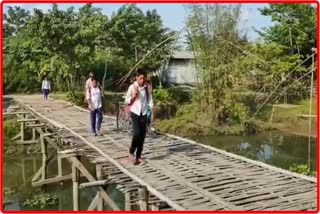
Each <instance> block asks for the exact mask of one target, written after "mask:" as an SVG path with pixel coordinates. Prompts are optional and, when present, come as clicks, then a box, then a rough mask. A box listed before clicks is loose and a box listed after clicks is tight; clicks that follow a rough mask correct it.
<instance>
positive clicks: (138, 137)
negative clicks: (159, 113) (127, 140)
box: [129, 112, 147, 159]
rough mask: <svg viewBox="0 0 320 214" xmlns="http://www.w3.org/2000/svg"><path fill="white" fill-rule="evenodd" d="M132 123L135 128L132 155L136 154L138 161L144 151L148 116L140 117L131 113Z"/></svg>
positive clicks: (131, 148)
mask: <svg viewBox="0 0 320 214" xmlns="http://www.w3.org/2000/svg"><path fill="white" fill-rule="evenodd" d="M131 122H132V128H133V137H132V142H131V147H130V151H129V152H130V154H132V155H133V154H134V153H135V151H137V153H136V159H139V158H140V157H141V153H142V150H143V143H144V139H145V137H146V128H147V116H146V115H145V116H142V115H140V116H138V115H136V114H134V113H132V112H131Z"/></svg>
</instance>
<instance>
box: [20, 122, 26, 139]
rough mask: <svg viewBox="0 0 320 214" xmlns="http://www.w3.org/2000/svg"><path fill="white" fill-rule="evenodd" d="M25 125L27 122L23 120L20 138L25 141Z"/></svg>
mask: <svg viewBox="0 0 320 214" xmlns="http://www.w3.org/2000/svg"><path fill="white" fill-rule="evenodd" d="M24 126H25V123H24V122H21V131H20V133H21V134H20V140H21V142H24Z"/></svg>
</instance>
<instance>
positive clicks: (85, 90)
mask: <svg viewBox="0 0 320 214" xmlns="http://www.w3.org/2000/svg"><path fill="white" fill-rule="evenodd" d="M92 78H93V73H92V72H90V73H89V78H88V79H87V81H86V85H85V89H84V97H85V98H84V99H85V100H86V96H87V91H88V89H89V88H90V87H91V83H92Z"/></svg>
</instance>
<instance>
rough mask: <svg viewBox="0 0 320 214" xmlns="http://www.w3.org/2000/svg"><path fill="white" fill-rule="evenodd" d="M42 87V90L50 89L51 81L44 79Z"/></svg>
mask: <svg viewBox="0 0 320 214" xmlns="http://www.w3.org/2000/svg"><path fill="white" fill-rule="evenodd" d="M41 88H42V90H43V89H49V90H50V82H49V81H48V80H43V81H42V86H41Z"/></svg>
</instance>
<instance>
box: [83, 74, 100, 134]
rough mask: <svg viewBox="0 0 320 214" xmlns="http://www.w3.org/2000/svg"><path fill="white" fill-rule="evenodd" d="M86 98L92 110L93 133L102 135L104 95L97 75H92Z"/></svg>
mask: <svg viewBox="0 0 320 214" xmlns="http://www.w3.org/2000/svg"><path fill="white" fill-rule="evenodd" d="M86 100H87V102H88V106H89V110H90V120H91V130H92V133H93V134H94V135H95V136H97V135H101V136H102V133H101V132H100V129H101V123H102V118H103V95H102V90H101V87H100V86H99V84H98V82H97V79H96V78H95V77H92V82H91V86H90V87H89V88H88V89H87V95H86ZM96 120H98V121H96Z"/></svg>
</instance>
